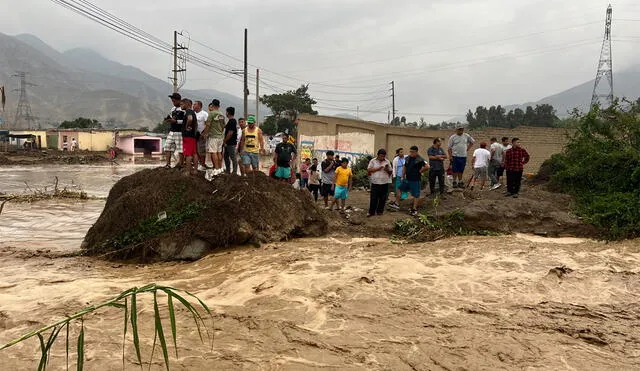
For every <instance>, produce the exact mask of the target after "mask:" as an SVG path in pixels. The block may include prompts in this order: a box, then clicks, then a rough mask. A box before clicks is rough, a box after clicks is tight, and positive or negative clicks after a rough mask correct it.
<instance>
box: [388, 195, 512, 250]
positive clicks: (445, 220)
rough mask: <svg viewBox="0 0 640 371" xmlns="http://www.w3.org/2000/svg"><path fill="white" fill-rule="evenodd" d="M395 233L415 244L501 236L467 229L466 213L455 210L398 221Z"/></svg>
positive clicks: (435, 207) (395, 225)
mask: <svg viewBox="0 0 640 371" xmlns="http://www.w3.org/2000/svg"><path fill="white" fill-rule="evenodd" d="M437 200H438V199H436V200H435V201H434V209H436V211H437V204H436V203H437V202H438V201H437ZM394 232H395V234H396V236H397V237H400V238H404V239H407V240H410V241H413V242H425V241H436V240H439V239H442V238H446V237H453V236H489V235H500V233H496V232H491V231H476V230H472V229H469V228H467V227H465V225H464V213H463V212H462V211H461V210H455V211H452V212H450V213H447V214H444V215H442V216H439V215H438V214H437V212H436V213H435V215H427V214H420V215H419V216H418V217H417V218H407V219H401V220H396V222H395V224H394Z"/></svg>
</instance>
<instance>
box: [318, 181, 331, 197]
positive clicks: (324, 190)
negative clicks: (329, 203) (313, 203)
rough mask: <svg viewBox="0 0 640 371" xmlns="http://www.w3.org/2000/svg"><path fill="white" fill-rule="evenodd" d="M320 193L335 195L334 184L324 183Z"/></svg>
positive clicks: (326, 195)
mask: <svg viewBox="0 0 640 371" xmlns="http://www.w3.org/2000/svg"><path fill="white" fill-rule="evenodd" d="M320 194H321V195H322V197H329V196H333V194H334V192H333V185H332V184H324V183H322V186H321V187H320Z"/></svg>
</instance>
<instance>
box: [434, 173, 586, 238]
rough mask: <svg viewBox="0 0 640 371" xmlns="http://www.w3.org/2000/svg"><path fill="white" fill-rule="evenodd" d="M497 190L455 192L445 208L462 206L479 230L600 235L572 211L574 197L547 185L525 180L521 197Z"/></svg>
mask: <svg viewBox="0 0 640 371" xmlns="http://www.w3.org/2000/svg"><path fill="white" fill-rule="evenodd" d="M502 191H503V189H502V188H500V189H498V190H495V191H488V190H485V191H482V192H478V191H476V192H473V191H469V190H466V191H465V192H454V194H453V195H451V196H450V199H449V200H447V201H444V202H442V204H441V205H442V208H443V210H440V212H450V211H453V210H456V209H458V210H460V211H462V212H463V214H464V225H465V227H466V228H467V229H471V230H476V231H494V232H506V233H513V232H519V233H534V234H539V235H543V236H578V237H597V236H598V231H597V229H596V228H595V227H593V226H592V225H589V224H586V223H585V222H584V221H583V220H582V219H580V218H578V217H577V216H576V215H575V214H573V213H572V208H573V198H572V197H571V196H569V195H566V194H561V193H556V192H552V191H549V190H548V189H547V186H545V185H539V184H534V182H529V183H526V184H523V187H522V192H521V193H520V197H519V198H512V197H505V196H504V194H503V192H502Z"/></svg>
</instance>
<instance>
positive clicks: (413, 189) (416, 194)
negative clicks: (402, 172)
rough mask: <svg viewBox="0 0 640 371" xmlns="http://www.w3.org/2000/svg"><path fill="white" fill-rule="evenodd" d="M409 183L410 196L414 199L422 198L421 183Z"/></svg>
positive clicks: (410, 181) (412, 181)
mask: <svg viewBox="0 0 640 371" xmlns="http://www.w3.org/2000/svg"><path fill="white" fill-rule="evenodd" d="M407 183H408V184H409V194H410V195H411V196H412V197H413V198H420V189H421V188H422V184H421V182H420V181H419V180H409V181H407Z"/></svg>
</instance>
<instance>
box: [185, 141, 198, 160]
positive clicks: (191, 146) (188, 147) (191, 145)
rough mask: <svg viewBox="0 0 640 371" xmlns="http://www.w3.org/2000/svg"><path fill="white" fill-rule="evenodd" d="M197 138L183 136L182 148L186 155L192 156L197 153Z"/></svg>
mask: <svg viewBox="0 0 640 371" xmlns="http://www.w3.org/2000/svg"><path fill="white" fill-rule="evenodd" d="M196 147H197V143H196V138H191V137H184V138H182V149H183V151H182V152H183V154H184V155H185V157H191V156H194V155H195V154H196Z"/></svg>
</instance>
